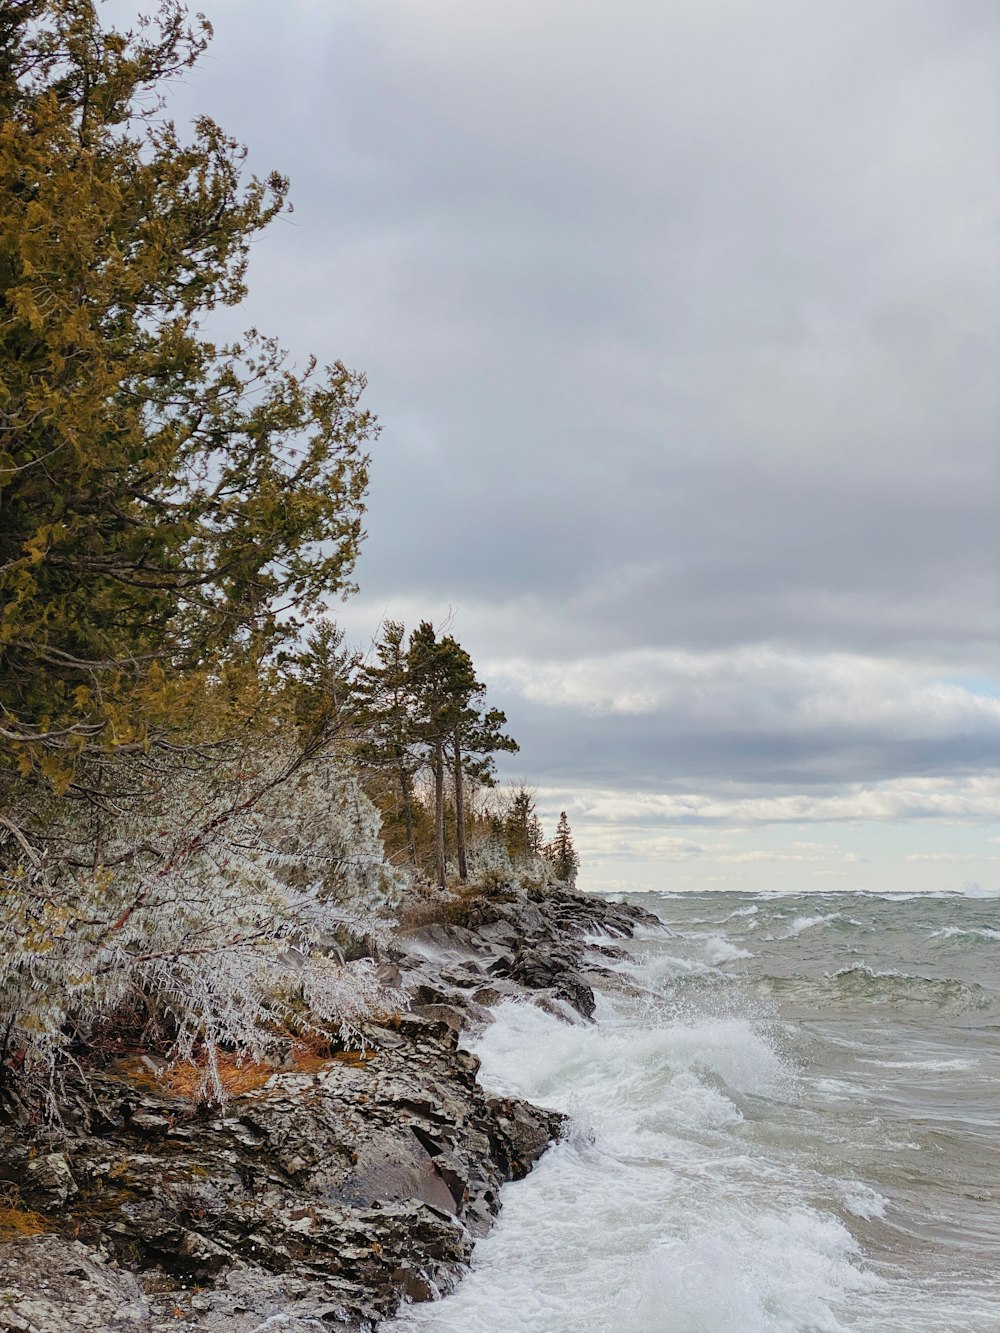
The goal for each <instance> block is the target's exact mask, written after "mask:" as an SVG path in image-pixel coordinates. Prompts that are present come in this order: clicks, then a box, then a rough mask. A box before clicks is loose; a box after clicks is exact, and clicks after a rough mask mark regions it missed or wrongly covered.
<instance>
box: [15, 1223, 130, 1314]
mask: <svg viewBox="0 0 1000 1333" xmlns="http://www.w3.org/2000/svg"><path fill="white" fill-rule="evenodd" d="M149 1327H150V1309H149V1304H148V1302H147V1301H146V1299H145V1297H144V1296H143V1294H142V1291H141V1290H140V1287H139V1283H138V1281H137V1280H136V1278H135V1277H134V1276H133V1275H132V1274H131V1273H126V1272H122V1270H121V1269H118V1268H115V1267H113V1266H112V1265H110V1264H109V1263H108V1262H107V1261H106V1259H105V1258H104V1257H103V1255H101V1254H100V1253H98V1252H97V1251H95V1250H93V1249H90V1248H88V1247H86V1246H84V1245H81V1244H79V1243H78V1242H76V1241H65V1240H60V1239H59V1238H57V1237H56V1236H29V1237H23V1238H20V1239H17V1240H12V1241H8V1242H7V1243H6V1244H5V1245H2V1246H0V1330H3V1333H72V1331H73V1330H80V1333H126V1331H129V1333H139V1330H142V1333H147V1330H149Z"/></svg>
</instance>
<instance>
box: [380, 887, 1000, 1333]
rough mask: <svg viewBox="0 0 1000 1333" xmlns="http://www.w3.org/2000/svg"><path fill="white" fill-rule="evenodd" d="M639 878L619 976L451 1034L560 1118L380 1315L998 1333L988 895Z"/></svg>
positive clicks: (658, 1331)
mask: <svg viewBox="0 0 1000 1333" xmlns="http://www.w3.org/2000/svg"><path fill="white" fill-rule="evenodd" d="M635 901H637V902H641V903H642V904H643V905H644V906H646V907H648V908H650V909H652V910H653V911H655V912H656V913H657V915H659V916H660V917H661V918H662V919H663V921H664V922H666V923H667V925H668V926H669V927H670V928H671V929H672V930H673V931H675V932H676V934H675V935H673V936H669V937H668V936H666V935H661V934H659V933H657V932H650V933H648V934H644V935H643V937H642V938H640V939H639V940H637V941H636V942H635V943H634V945H633V946H631V947H632V951H633V952H634V954H635V955H636V961H635V962H634V963H630V964H627V965H626V964H623V965H621V972H622V974H623V977H624V978H625V979H626V980H627V981H628V982H629V983H631V984H632V985H633V986H634V987H635V988H637V989H636V993H633V994H615V993H612V994H610V995H608V996H606V997H604V998H603V999H602V1001H601V1004H600V1008H599V1011H598V1013H599V1020H600V1021H599V1023H598V1024H597V1025H596V1026H589V1025H586V1026H585V1025H582V1024H581V1025H579V1026H576V1025H571V1024H567V1023H562V1022H560V1021H558V1020H557V1019H555V1018H552V1017H550V1016H548V1015H546V1014H544V1013H542V1012H541V1011H540V1010H538V1009H535V1008H533V1007H531V1006H528V1005H521V1004H508V1005H505V1006H503V1007H502V1008H501V1010H500V1011H499V1013H498V1018H497V1021H496V1022H495V1023H494V1024H493V1025H492V1026H491V1027H490V1028H489V1029H488V1030H487V1031H486V1032H485V1033H484V1034H482V1036H480V1037H479V1038H478V1039H476V1041H475V1042H474V1043H473V1047H474V1049H475V1050H476V1052H477V1054H478V1055H479V1056H480V1057H481V1059H482V1061H483V1072H482V1078H483V1081H484V1082H485V1083H486V1084H487V1086H489V1087H491V1088H494V1089H496V1090H502V1091H504V1092H513V1093H517V1094H519V1095H521V1096H524V1097H527V1098H529V1099H531V1100H533V1101H536V1102H540V1103H543V1104H545V1105H548V1106H553V1107H558V1108H559V1109H561V1110H564V1111H567V1112H569V1113H570V1115H571V1116H572V1118H573V1124H572V1132H571V1134H570V1137H569V1139H568V1141H567V1142H565V1143H562V1144H560V1145H559V1146H557V1147H556V1148H555V1149H553V1150H552V1151H551V1152H549V1153H548V1154H547V1155H546V1156H545V1157H544V1158H543V1159H542V1161H541V1162H540V1163H539V1165H538V1167H537V1168H536V1169H535V1171H534V1172H533V1174H532V1175H531V1176H529V1177H528V1179H527V1180H525V1181H522V1182H520V1183H518V1184H516V1185H511V1186H507V1187H506V1188H505V1190H504V1207H503V1211H502V1213H501V1216H500V1220H499V1223H498V1225H497V1227H496V1228H495V1230H494V1231H493V1232H492V1233H491V1234H490V1235H489V1236H488V1237H487V1238H486V1239H485V1240H483V1241H481V1242H479V1244H478V1245H477V1247H476V1252H475V1260H474V1264H473V1269H472V1272H471V1273H470V1274H469V1276H468V1277H467V1278H466V1280H465V1281H464V1282H463V1283H462V1285H461V1286H460V1287H459V1288H458V1290H457V1291H456V1292H455V1293H454V1294H452V1295H450V1296H448V1297H446V1298H445V1299H444V1300H443V1301H440V1302H437V1303H435V1304H433V1305H427V1306H418V1307H413V1308H412V1309H411V1310H410V1311H408V1312H407V1314H406V1315H405V1316H404V1317H403V1318H401V1319H399V1320H397V1321H396V1322H395V1323H394V1324H393V1325H392V1326H391V1327H392V1328H394V1329H396V1330H398V1333H403V1331H404V1330H406V1331H407V1333H418V1331H419V1330H436V1331H437V1333H446V1331H447V1333H520V1331H521V1330H524V1331H526V1333H527V1331H530V1333H840V1331H841V1330H852V1331H857V1333H862V1331H865V1333H867V1331H868V1330H875V1329H878V1330H886V1331H891V1333H1000V1132H998V1130H1000V968H998V965H997V964H998V950H1000V900H997V899H993V900H975V899H967V898H961V897H958V896H952V895H942V896H935V897H930V896H923V895H921V896H912V897H908V898H906V897H896V898H889V897H876V896H871V895H855V894H836V895H834V894H830V895H824V896H819V895H814V894H809V895H801V896H781V897H768V896H764V895H750V894H731V893H726V894H723V893H705V894H683V895H673V896H672V895H668V894H661V895H656V894H643V895H641V896H639V897H637V898H636V899H635Z"/></svg>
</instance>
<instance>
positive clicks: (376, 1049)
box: [0, 889, 655, 1333]
mask: <svg viewBox="0 0 1000 1333" xmlns="http://www.w3.org/2000/svg"><path fill="white" fill-rule="evenodd" d="M447 907H448V910H447V913H446V915H447V920H445V921H443V922H437V923H434V924H426V925H424V926H422V927H420V928H419V929H412V930H410V931H408V932H403V933H401V934H400V936H399V937H398V939H397V941H396V944H395V946H394V948H393V950H392V951H391V953H390V954H389V956H388V957H387V958H386V959H385V960H384V962H383V967H384V969H385V972H386V977H387V980H391V981H393V982H394V983H396V984H397V985H401V986H402V987H403V988H404V989H405V990H407V991H408V993H409V994H410V996H411V997H412V1006H411V1009H410V1010H409V1011H408V1012H406V1013H404V1014H402V1015H397V1016H396V1017H395V1018H394V1019H393V1020H392V1021H387V1022H384V1023H381V1024H372V1025H371V1027H370V1030H369V1031H368V1033H367V1037H368V1041H369V1043H370V1045H369V1047H368V1048H367V1049H366V1050H365V1051H364V1052H363V1053H361V1054H358V1053H354V1054H349V1053H344V1055H343V1057H342V1058H334V1059H330V1060H327V1061H322V1062H320V1061H317V1062H315V1067H313V1068H310V1069H309V1070H308V1071H305V1072H303V1071H299V1072H296V1071H295V1070H291V1071H280V1070H279V1071H276V1072H275V1073H274V1074H273V1076H271V1077H270V1078H269V1079H268V1080H267V1081H266V1083H264V1085H263V1086H261V1087H258V1088H256V1089H254V1090H253V1091H250V1092H246V1093H244V1094H243V1095H241V1096H238V1097H234V1098H232V1100H231V1101H230V1102H229V1103H228V1104H227V1106H226V1108H225V1111H224V1113H223V1112H221V1111H219V1110H218V1109H216V1110H214V1111H213V1110H211V1109H209V1108H206V1107H204V1106H197V1105H195V1104H193V1103H192V1102H191V1100H190V1099H187V1098H184V1097H180V1096H176V1095H171V1094H169V1093H168V1092H165V1091H163V1090H162V1088H159V1087H157V1085H156V1083H155V1081H154V1080H153V1079H146V1080H140V1081H139V1082H138V1083H137V1081H136V1080H135V1078H134V1077H133V1078H129V1077H127V1076H125V1075H124V1074H122V1073H121V1072H119V1073H114V1072H108V1071H106V1072H103V1073H100V1074H92V1075H91V1078H90V1080H89V1092H88V1095H87V1098H86V1099H83V1098H81V1099H80V1100H79V1102H78V1106H77V1110H76V1117H75V1122H74V1125H75V1127H74V1128H73V1129H72V1131H71V1132H70V1133H68V1134H66V1135H65V1136H63V1137H62V1138H61V1139H60V1140H58V1141H53V1142H52V1143H50V1144H48V1145H47V1146H39V1145H38V1144H37V1143H36V1144H31V1143H30V1142H29V1141H28V1140H27V1138H26V1136H25V1129H24V1124H23V1120H19V1118H18V1117H13V1118H12V1120H11V1123H9V1124H8V1125H6V1126H5V1127H3V1128H2V1129H0V1180H4V1181H7V1182H8V1188H11V1189H15V1190H16V1191H17V1197H18V1199H19V1202H20V1204H21V1205H23V1207H24V1208H25V1209H30V1210H32V1213H33V1215H38V1216H41V1217H42V1218H43V1219H45V1224H46V1225H48V1226H51V1227H52V1232H51V1233H50V1234H45V1235H38V1236H24V1237H20V1238H18V1239H16V1240H12V1241H9V1242H8V1243H6V1244H2V1245H0V1282H2V1291H3V1295H0V1330H11V1331H13V1330H17V1333H57V1330H58V1333H62V1331H63V1330H66V1329H73V1328H80V1329H88V1330H91V1331H92V1333H98V1331H99V1330H102V1329H106V1330H109V1333H110V1331H111V1330H119V1329H123V1330H124V1329H129V1330H132V1329H134V1330H144V1331H145V1333H152V1331H153V1330H161V1329H166V1328H170V1329H172V1330H178V1329H209V1330H227V1331H228V1333H244V1330H245V1331H246V1333H250V1331H251V1330H256V1329H259V1328H261V1327H263V1326H266V1325H267V1323H268V1321H269V1320H272V1319H273V1320H274V1321H275V1323H274V1326H275V1327H279V1326H280V1327H281V1329H282V1330H283V1333H284V1331H285V1330H289V1329H293V1330H294V1329H303V1330H305V1329H312V1330H316V1329H321V1328H331V1327H340V1328H352V1329H365V1328H372V1327H374V1326H375V1325H376V1324H377V1323H378V1322H379V1321H380V1320H381V1319H382V1318H384V1317H385V1316H386V1315H388V1314H391V1313H392V1312H394V1311H395V1310H396V1308H397V1307H398V1305H399V1303H400V1301H401V1300H404V1299H410V1300H426V1299H430V1298H433V1297H434V1296H437V1295H439V1294H441V1293H442V1292H444V1291H446V1290H448V1289H449V1287H450V1286H451V1285H453V1284H454V1282H455V1281H457V1280H458V1278H459V1276H460V1274H461V1271H462V1269H463V1267H464V1265H465V1264H466V1263H467V1262H468V1259H469V1256H470V1253H471V1250H472V1246H473V1243H474V1241H475V1239H476V1238H477V1237H479V1236H482V1235H483V1234H484V1233H485V1232H486V1231H487V1230H488V1228H489V1226H490V1225H491V1222H492V1219H493V1217H494V1216H495V1214H496V1212H497V1210H498V1208H499V1206H500V1189H501V1186H502V1185H503V1183H504V1182H505V1181H509V1180H517V1179H519V1178H520V1177H522V1176H524V1175H525V1174H526V1173H527V1172H528V1171H530V1169H531V1167H532V1165H533V1163H534V1162H535V1161H536V1160H537V1158H538V1157H539V1156H540V1155H541V1153H543V1152H544V1151H545V1148H546V1146H547V1145H548V1144H549V1143H550V1142H551V1141H552V1140H553V1139H554V1138H557V1137H558V1136H559V1134H560V1132H561V1129H562V1117H561V1116H560V1115H558V1114H557V1113H555V1112H552V1111H546V1110H543V1109H540V1108H538V1107H534V1106H531V1105H529V1104H528V1103H526V1102H522V1101H519V1100H517V1099H515V1098H507V1097H495V1096H491V1095H489V1094H488V1093H486V1092H485V1091H484V1090H483V1089H482V1088H481V1087H480V1085H479V1084H478V1082H477V1080H476V1074H477V1071H478V1061H477V1060H476V1058H475V1057H474V1056H473V1055H471V1054H469V1052H467V1051H465V1050H464V1049H462V1047H461V1045H460V1043H459V1037H460V1034H461V1032H462V1030H463V1028H464V1027H466V1026H468V1025H469V1024H475V1023H479V1022H483V1021H486V1020H487V1018H488V1009H489V1007H490V1006H491V1005H493V1004H495V1003H497V1002H499V1001H500V1000H502V999H504V998H505V997H515V996H516V997H520V998H528V999H531V1000H533V1001H535V1002H537V1003H540V1004H543V1005H544V1006H546V1007H547V1008H550V1009H552V1010H554V1011H555V1012H558V1013H560V1014H562V1015H564V1016H567V1017H573V1018H575V1021H581V1019H582V1020H586V1019H589V1017H590V1015H591V1014H592V1013H593V1010H594V1004H595V1000H594V993H593V989H592V986H593V983H594V982H595V980H598V979H599V977H600V974H601V970H602V967H603V963H602V954H603V955H604V956H605V957H606V956H607V955H609V954H610V955H613V954H615V953H616V952H617V950H616V949H615V948H614V946H613V945H609V944H608V943H607V940H608V939H609V937H616V936H617V937H622V936H627V935H629V934H631V932H632V929H633V927H634V924H635V922H636V920H637V919H639V918H640V917H641V916H644V915H645V914H643V913H641V912H639V910H638V909H633V908H630V907H626V906H622V905H616V904H609V903H606V902H604V901H602V900H600V899H587V898H582V897H580V896H578V895H576V894H571V893H567V892H555V891H551V890H548V891H545V892H535V893H532V894H526V893H524V892H523V891H518V890H514V889H506V890H503V891H502V892H497V893H493V894H491V895H488V896H475V897H470V898H469V899H467V900H461V899H459V900H449V902H448V904H447ZM649 920H650V921H654V920H655V919H654V918H649ZM598 936H600V937H601V938H600V939H597V938H596V937H598ZM577 1016H579V1017H577ZM279 1316H280V1318H279Z"/></svg>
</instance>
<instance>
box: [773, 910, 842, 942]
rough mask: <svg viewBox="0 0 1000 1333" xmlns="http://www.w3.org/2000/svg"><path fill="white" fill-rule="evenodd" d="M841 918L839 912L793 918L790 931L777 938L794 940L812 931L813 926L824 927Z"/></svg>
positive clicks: (789, 927)
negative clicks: (827, 923) (805, 932)
mask: <svg viewBox="0 0 1000 1333" xmlns="http://www.w3.org/2000/svg"><path fill="white" fill-rule="evenodd" d="M839 916H840V913H839V912H828V913H827V914H826V915H817V916H796V917H793V918H792V921H791V923H790V924H789V926H788V929H787V930H786V931H785V932H784V933H783V934H781V935H779V936H777V937H776V938H778V939H781V940H794V939H795V938H796V936H798V935H801V934H802V933H803V932H804V931H806V930H812V928H813V926H822V925H825V924H826V922H827V921H836V920H837V919H838V917H839Z"/></svg>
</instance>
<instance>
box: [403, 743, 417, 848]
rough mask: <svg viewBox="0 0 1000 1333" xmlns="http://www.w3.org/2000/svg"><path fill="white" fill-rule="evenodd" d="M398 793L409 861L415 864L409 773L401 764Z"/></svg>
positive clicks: (415, 845)
mask: <svg viewBox="0 0 1000 1333" xmlns="http://www.w3.org/2000/svg"><path fill="white" fill-rule="evenodd" d="M399 795H400V799H401V801H402V803H403V817H404V819H405V820H406V846H407V849H408V851H409V853H410V863H411V864H412V865H416V864H417V844H416V842H415V840H414V837H413V792H412V790H411V787H410V775H409V773H407V771H406V768H405V766H404V765H403V764H400V766H399Z"/></svg>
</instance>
